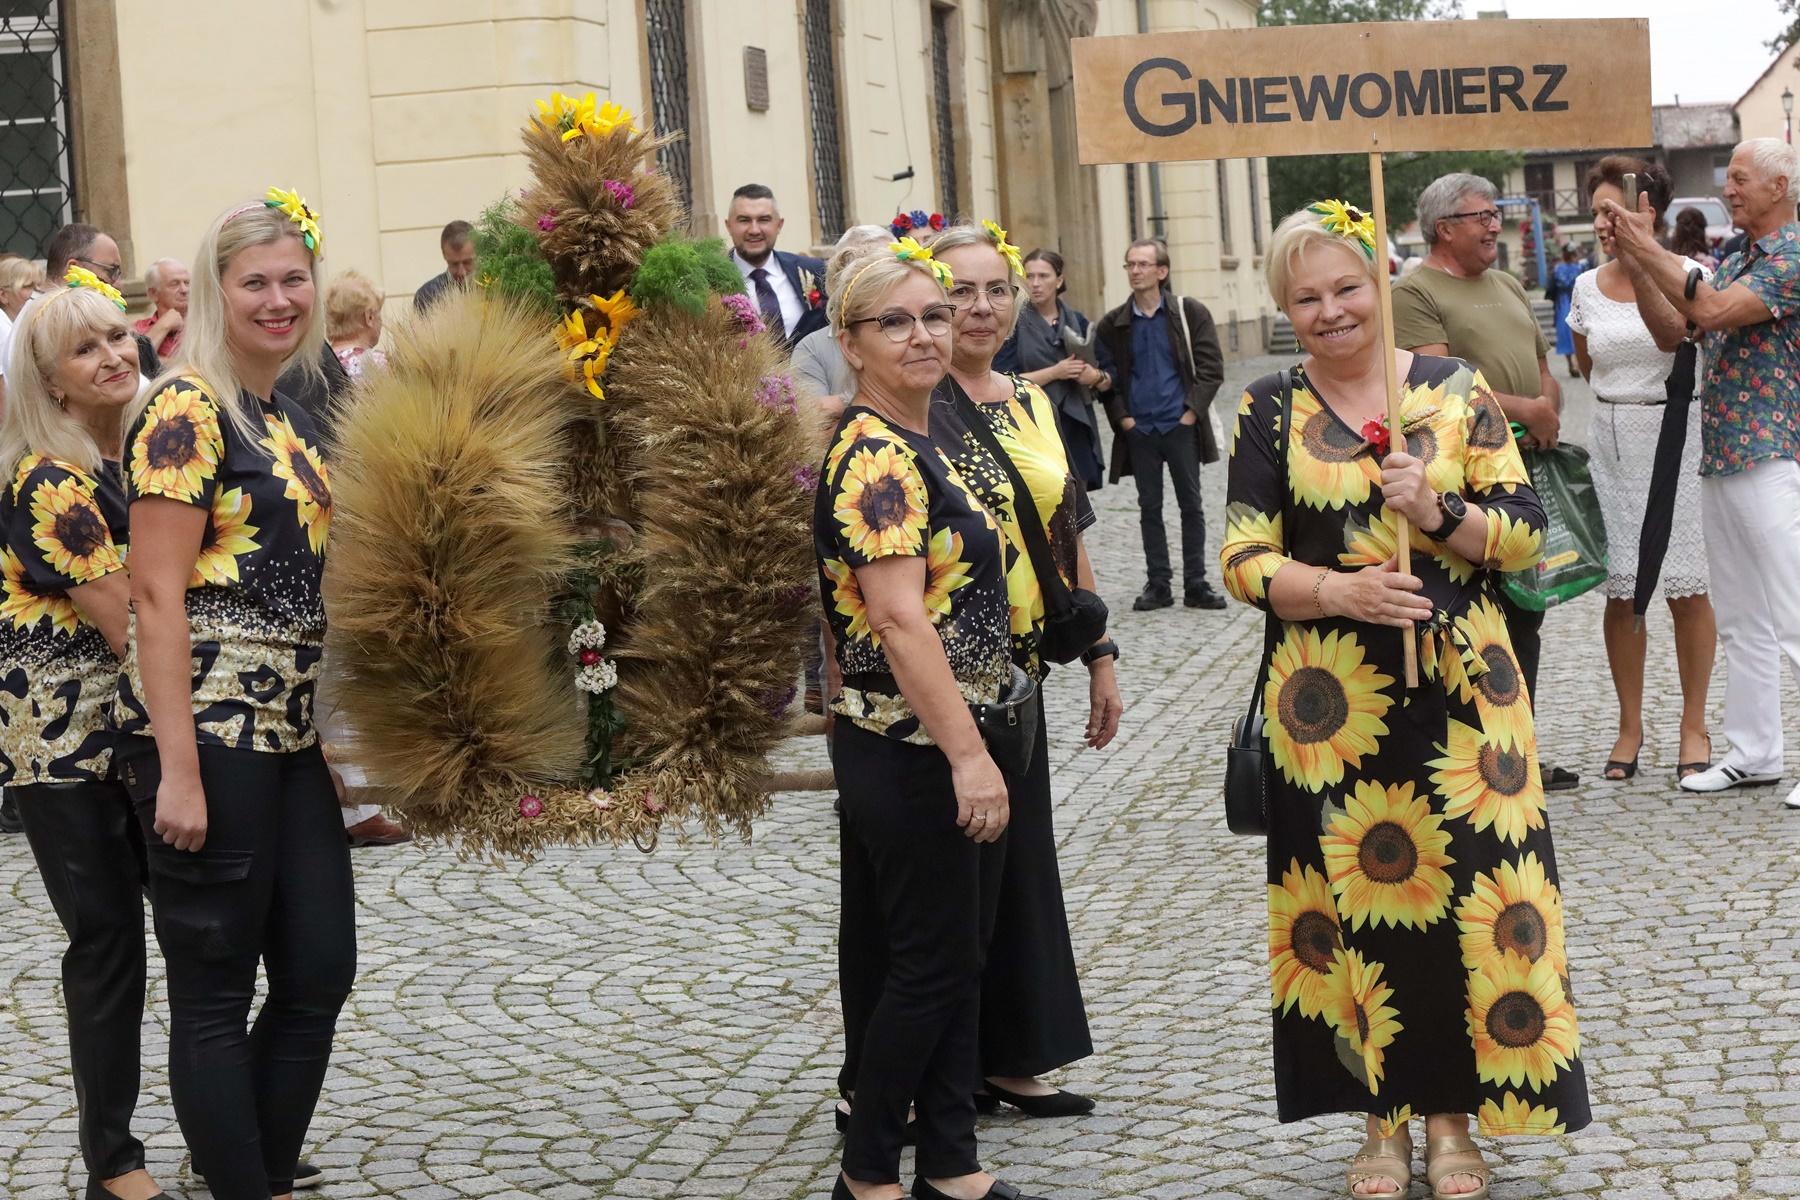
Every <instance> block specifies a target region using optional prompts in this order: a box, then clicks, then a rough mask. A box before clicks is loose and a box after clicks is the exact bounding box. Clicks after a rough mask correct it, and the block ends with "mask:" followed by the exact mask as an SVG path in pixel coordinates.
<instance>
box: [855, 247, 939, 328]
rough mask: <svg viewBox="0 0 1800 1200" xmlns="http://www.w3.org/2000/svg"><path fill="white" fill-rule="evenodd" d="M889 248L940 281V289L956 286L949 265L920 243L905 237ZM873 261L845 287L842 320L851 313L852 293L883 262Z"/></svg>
mask: <svg viewBox="0 0 1800 1200" xmlns="http://www.w3.org/2000/svg"><path fill="white" fill-rule="evenodd" d="M887 248H888V253H890V254H892V255H893V256H894V257H895V258H896V259H898V260H899V261H900V262H904V263H917V264H919V265H920V266H922V267H924V268H925V269H926V270H928V271H930V272H931V277H932V278H933V279H935V280H937V281H938V286H939V287H942V288H944V289H945V290H948V289H949V288H951V287H952V286H954V285H955V283H956V277H955V276H953V275H952V274H951V273H950V266H949V264H948V263H944V262H940V261H939V260H938V259H935V258H933V257H932V256H931V251H930V250H928V249H926V248H925V247H924V246H921V245H919V243H918V242H916V241H914V240H913V239H912V238H909V237H903V238H901V239H900V240H899V241H897V242H889V243H888V246H887ZM872 259H873V261H871V262H866V263H864V264H863V265H862V266H861V267H859V268H858V269H857V272H856V274H854V275H852V276H851V277H850V282H849V283H847V284H845V285H844V291H843V298H842V299H841V300H839V301H838V317H839V319H840V320H841V319H842V318H843V314H845V313H847V312H849V311H850V296H851V293H853V292H855V291H856V285H857V284H859V283H861V282H862V277H863V276H864V275H867V274H868V273H869V268H870V267H872V266H874V265H875V264H876V263H878V262H880V261H881V256H880V255H879V254H876V255H873V256H872Z"/></svg>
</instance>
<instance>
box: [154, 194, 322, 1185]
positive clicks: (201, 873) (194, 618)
mask: <svg viewBox="0 0 1800 1200" xmlns="http://www.w3.org/2000/svg"><path fill="white" fill-rule="evenodd" d="M270 197H271V198H270V199H269V200H268V201H267V202H259V203H252V204H246V205H243V206H241V207H238V208H235V209H232V210H231V211H230V212H228V213H226V214H225V215H223V216H222V217H220V218H219V219H218V220H217V221H215V222H214V223H213V225H212V227H211V228H210V229H209V230H208V232H207V234H206V237H205V238H204V240H202V242H201V244H200V250H199V253H198V254H197V255H196V256H195V260H194V272H193V292H192V297H191V300H190V304H189V308H188V324H187V336H186V339H185V341H184V343H183V346H182V351H183V357H184V363H183V366H182V369H181V370H180V371H179V372H178V373H176V374H172V375H167V376H164V377H163V378H161V379H158V380H157V381H156V382H155V383H153V384H152V385H151V387H150V390H149V391H148V392H147V393H146V402H145V403H144V404H143V405H142V407H141V409H140V411H139V412H138V413H137V415H136V419H135V421H134V422H133V423H132V425H131V428H130V432H129V435H128V437H127V440H126V447H127V449H126V461H125V467H126V483H127V488H128V494H129V496H130V500H131V523H132V535H133V540H132V554H131V601H132V607H133V611H134V615H133V619H132V625H131V632H130V638H129V642H128V644H127V647H126V659H125V669H124V671H123V673H122V676H121V679H120V684H119V705H118V709H119V718H120V728H121V733H122V735H123V736H122V737H121V739H120V748H119V751H118V757H119V761H120V766H119V769H120V774H121V777H122V778H123V780H124V782H125V786H126V789H127V791H128V792H129V793H130V794H131V798H132V800H133V802H134V803H135V804H136V806H137V809H138V816H139V820H140V822H141V823H142V825H143V827H144V831H145V834H146V837H147V840H148V841H149V850H150V855H149V858H150V881H151V903H152V906H153V908H154V910H155V913H156V929H157V938H158V941H159V942H160V943H161V945H162V951H163V957H164V958H165V960H166V961H167V963H168V979H169V984H168V987H169V1081H170V1091H171V1094H172V1096H173V1099H174V1102H175V1115H176V1117H177V1118H178V1119H179V1120H180V1122H181V1129H182V1132H183V1134H185V1135H186V1137H187V1140H188V1145H189V1146H190V1147H191V1148H192V1149H193V1152H194V1158H195V1161H196V1162H197V1163H198V1164H201V1165H203V1166H204V1167H205V1173H206V1182H207V1185H208V1186H209V1187H210V1188H211V1190H212V1193H213V1195H214V1196H216V1197H218V1198H219V1200H268V1198H269V1197H270V1196H277V1197H283V1196H287V1195H288V1194H289V1193H290V1192H291V1191H292V1188H293V1175H294V1168H295V1164H296V1162H297V1161H298V1158H299V1153H300V1143H301V1139H302V1137H303V1136H304V1134H305V1132H306V1128H307V1125H308V1123H309V1122H310V1121H311V1120H312V1115H313V1106H314V1104H315V1103H316V1102H317V1100H318V1095H319V1089H320V1086H321V1085H322V1083H323V1082H324V1077H325V1069H326V1064H327V1062H328V1060H329V1058H330V1054H331V1041H332V1034H333V1030H334V1027H335V1024H336V1021H337V1014H338V1010H339V1009H340V1008H341V1007H342V1005H343V1002H344V999H345V997H346V996H347V995H348V994H349V991H350V985H351V981H352V978H353V976H354V975H355V969H356V932H355V913H354V901H353V897H352V888H351V875H350V857H349V851H348V848H347V846H346V844H345V841H344V830H343V823H342V821H341V820H340V818H339V815H338V807H337V800H336V797H335V795H334V793H333V790H332V785H331V779H330V776H329V774H328V773H327V769H326V766H325V760H324V758H323V757H322V756H321V753H320V748H319V744H318V739H317V736H316V734H315V733H314V730H313V724H312V699H313V688H314V682H315V677H316V674H317V671H318V664H319V657H320V646H321V644H322V641H323V637H324V633H325V609H324V604H323V602H322V601H321V599H320V593H319V583H320V576H321V574H322V572H323V569H324V565H325V542H326V533H327V530H328V527H329V524H330V520H331V493H330V486H329V483H328V477H327V474H326V468H325V464H324V463H323V462H322V461H321V459H320V457H319V451H318V438H317V436H316V433H315V431H314V430H313V427H312V425H311V422H310V421H309V419H308V418H307V417H306V415H305V413H304V412H302V411H301V410H300V409H299V408H298V407H297V406H296V405H295V404H294V403H293V402H292V400H291V399H290V398H289V397H287V396H284V395H282V394H281V393H280V392H278V391H277V390H276V389H275V380H276V378H277V377H278V376H279V375H280V374H281V373H282V371H283V370H284V369H286V368H287V367H289V366H291V365H293V364H295V363H302V364H307V365H308V367H309V368H310V369H313V370H316V369H317V364H318V362H319V359H320V351H321V343H322V340H323V323H324V322H323V312H322V306H321V305H320V304H319V303H318V289H319V287H320V286H321V283H322V280H321V278H320V274H321V272H320V267H319V259H318V253H317V250H318V244H319V231H318V227H317V224H316V222H315V221H314V220H313V218H312V215H311V213H310V211H309V210H307V209H306V208H305V207H304V205H303V204H301V203H300V202H299V201H298V199H297V198H295V197H291V196H288V195H286V194H283V193H277V192H276V191H275V189H271V191H270ZM259 963H260V964H261V965H262V966H263V967H264V968H265V969H266V971H267V975H268V983H269V988H268V996H267V998H266V999H265V1001H264V1003H263V1007H262V1010H261V1012H260V1013H258V1015H257V1017H256V1022H255V1027H254V1029H253V1030H247V1029H246V1027H245V1024H246V1021H247V1019H248V1016H249V1012H250V1006H251V1003H252V1000H253V996H254V993H255V990H256V975H257V967H258V965H259Z"/></svg>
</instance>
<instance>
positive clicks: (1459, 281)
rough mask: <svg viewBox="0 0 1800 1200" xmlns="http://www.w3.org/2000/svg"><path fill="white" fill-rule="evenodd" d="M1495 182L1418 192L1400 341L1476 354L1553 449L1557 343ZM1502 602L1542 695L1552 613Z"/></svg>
mask: <svg viewBox="0 0 1800 1200" xmlns="http://www.w3.org/2000/svg"><path fill="white" fill-rule="evenodd" d="M1498 194H1499V193H1498V191H1497V190H1496V189H1495V187H1494V185H1493V184H1492V183H1490V182H1489V181H1487V180H1486V179H1483V178H1482V177H1481V176H1479V175H1468V174H1464V173H1461V172H1458V173H1455V174H1451V175H1444V176H1441V177H1440V178H1438V179H1435V180H1433V181H1432V182H1431V184H1430V185H1429V186H1427V187H1426V189H1425V190H1424V191H1423V192H1421V193H1420V194H1419V206H1418V207H1419V232H1420V233H1421V234H1423V235H1424V238H1425V245H1426V253H1425V261H1424V263H1423V264H1421V266H1420V267H1419V269H1418V270H1416V271H1414V272H1413V273H1412V274H1411V275H1408V276H1407V277H1406V278H1404V279H1402V280H1401V281H1400V282H1399V283H1397V284H1395V285H1394V344H1395V345H1397V346H1399V347H1400V348H1401V349H1402V350H1411V351H1412V352H1413V353H1415V354H1425V355H1439V356H1448V357H1451V358H1460V359H1464V360H1466V361H1468V362H1470V363H1473V364H1474V365H1475V367H1476V368H1477V369H1479V370H1480V371H1481V374H1482V377H1483V378H1484V379H1486V380H1487V384H1488V387H1489V388H1490V389H1492V392H1493V399H1494V401H1495V402H1496V403H1498V404H1499V405H1500V410H1501V411H1502V412H1503V413H1505V414H1506V416H1507V418H1508V419H1509V420H1511V421H1517V422H1518V423H1519V424H1521V425H1523V426H1524V427H1525V432H1526V437H1525V445H1526V446H1530V447H1540V448H1542V449H1546V450H1548V449H1551V448H1553V447H1554V446H1555V445H1556V443H1557V439H1558V438H1559V437H1560V436H1561V434H1562V388H1561V387H1560V386H1559V385H1558V384H1557V382H1556V377H1555V376H1554V375H1552V374H1551V373H1550V362H1549V352H1550V346H1549V343H1547V342H1546V341H1545V340H1544V332H1543V330H1542V329H1540V328H1539V327H1538V323H1537V316H1536V315H1535V314H1534V313H1533V312H1532V311H1531V301H1530V300H1529V299H1528V298H1527V297H1526V295H1525V289H1524V288H1523V287H1521V286H1520V285H1519V281H1518V280H1517V279H1514V278H1513V277H1512V276H1511V275H1510V274H1508V273H1507V272H1505V271H1496V270H1493V269H1492V268H1493V266H1494V262H1495V260H1497V259H1498V258H1499V257H1500V250H1499V239H1500V209H1499V208H1498V207H1496V206H1495V204H1494V199H1495V197H1496V196H1497V195H1498ZM1500 609H1501V611H1502V613H1504V614H1505V617H1506V630H1507V633H1508V635H1509V636H1510V638H1511V640H1512V644H1513V653H1514V654H1516V655H1517V656H1518V659H1519V669H1520V671H1521V672H1522V673H1523V674H1524V676H1525V684H1526V687H1527V688H1529V689H1530V691H1531V695H1532V698H1533V700H1534V701H1535V700H1536V698H1537V674H1538V660H1539V658H1540V657H1541V653H1542V641H1541V633H1542V630H1543V625H1544V614H1543V613H1541V612H1531V611H1530V610H1528V609H1524V608H1520V607H1519V606H1518V605H1516V604H1514V603H1513V602H1512V601H1511V600H1509V599H1507V598H1506V596H1505V594H1504V593H1502V594H1501V596H1500ZM1543 775H1544V789H1545V790H1546V791H1561V790H1563V789H1566V788H1572V787H1574V786H1575V785H1576V784H1577V783H1579V782H1580V777H1579V776H1578V775H1576V773H1575V772H1573V771H1570V770H1568V769H1566V768H1564V767H1549V766H1546V767H1544V769H1543Z"/></svg>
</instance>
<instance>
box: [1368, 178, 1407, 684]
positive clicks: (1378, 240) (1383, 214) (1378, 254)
mask: <svg viewBox="0 0 1800 1200" xmlns="http://www.w3.org/2000/svg"><path fill="white" fill-rule="evenodd" d="M1369 199H1370V202H1371V204H1372V206H1373V207H1374V209H1375V291H1376V294H1377V295H1379V296H1380V297H1381V348H1382V356H1381V371H1382V377H1383V378H1384V379H1386V381H1387V424H1388V445H1389V447H1390V448H1392V449H1396V450H1404V449H1406V434H1405V432H1404V427H1403V426H1402V424H1401V421H1400V381H1399V379H1398V378H1396V375H1395V371H1394V291H1393V288H1392V287H1390V286H1389V284H1388V219H1387V187H1386V184H1385V181H1384V180H1383V179H1382V176H1381V151H1380V150H1371V151H1370V152H1369ZM1394 542H1395V544H1396V546H1397V548H1398V549H1397V551H1396V553H1397V555H1398V557H1399V563H1398V566H1399V568H1400V573H1401V574H1402V575H1411V574H1412V530H1411V529H1410V528H1409V527H1408V523H1407V520H1406V518H1405V517H1404V516H1402V515H1400V514H1399V513H1395V514H1394ZM1402 643H1403V645H1404V647H1405V655H1406V686H1407V687H1408V688H1409V689H1410V688H1416V687H1418V686H1419V645H1418V639H1417V638H1415V637H1414V636H1413V630H1412V627H1411V626H1408V627H1407V628H1406V629H1405V630H1403V631H1402Z"/></svg>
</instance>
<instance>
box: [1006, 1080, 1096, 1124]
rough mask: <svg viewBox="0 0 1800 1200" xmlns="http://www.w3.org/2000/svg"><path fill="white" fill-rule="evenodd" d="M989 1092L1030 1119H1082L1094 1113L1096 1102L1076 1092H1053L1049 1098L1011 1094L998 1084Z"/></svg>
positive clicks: (1017, 1093)
mask: <svg viewBox="0 0 1800 1200" xmlns="http://www.w3.org/2000/svg"><path fill="white" fill-rule="evenodd" d="M987 1090H988V1092H989V1093H990V1094H992V1095H993V1096H994V1098H995V1099H997V1100H1004V1101H1006V1102H1007V1103H1008V1104H1010V1105H1012V1106H1013V1107H1014V1108H1016V1109H1018V1110H1019V1111H1020V1112H1022V1113H1024V1114H1025V1115H1026V1116H1028V1117H1080V1116H1085V1115H1086V1114H1088V1113H1091V1112H1093V1111H1094V1102H1093V1101H1092V1100H1090V1099H1088V1098H1087V1097H1086V1096H1078V1095H1076V1094H1075V1093H1074V1092H1052V1093H1050V1095H1048V1096H1026V1095H1022V1094H1020V1093H1019V1092H1009V1091H1007V1090H1006V1089H1005V1088H1003V1087H1001V1086H1000V1085H999V1084H997V1083H989V1084H988V1085H987Z"/></svg>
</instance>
